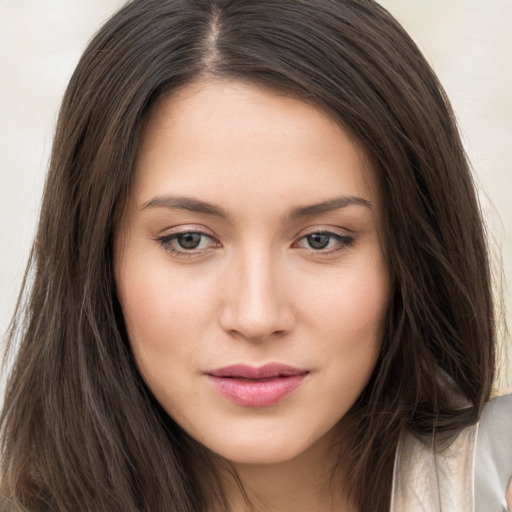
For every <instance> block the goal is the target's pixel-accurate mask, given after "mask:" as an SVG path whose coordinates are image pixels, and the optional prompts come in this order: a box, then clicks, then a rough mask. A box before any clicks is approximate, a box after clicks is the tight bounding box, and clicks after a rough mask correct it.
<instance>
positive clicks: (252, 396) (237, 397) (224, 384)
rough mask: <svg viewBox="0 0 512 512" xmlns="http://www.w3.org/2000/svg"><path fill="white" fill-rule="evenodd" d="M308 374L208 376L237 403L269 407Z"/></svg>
mask: <svg viewBox="0 0 512 512" xmlns="http://www.w3.org/2000/svg"><path fill="white" fill-rule="evenodd" d="M306 375H307V373H301V374H298V375H289V376H286V377H275V378H271V379H261V380H245V379H236V378H233V377H214V376H213V375H208V376H207V377H208V379H209V380H210V382H211V383H212V384H213V386H214V388H215V389H216V390H217V391H218V392H219V393H220V394H221V395H222V396H224V397H225V398H227V399H228V400H230V401H231V402H233V403H235V404H237V405H243V406H245V407H269V406H270V405H275V404H277V403H279V402H281V401H282V400H284V399H285V398H286V397H287V396H289V395H290V394H291V393H293V392H294V391H295V390H296V389H297V388H298V387H299V386H300V385H301V384H302V381H303V380H304V378H305V377H306Z"/></svg>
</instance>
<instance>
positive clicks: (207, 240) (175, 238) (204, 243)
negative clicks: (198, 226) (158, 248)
mask: <svg viewBox="0 0 512 512" xmlns="http://www.w3.org/2000/svg"><path fill="white" fill-rule="evenodd" d="M157 240H158V242H160V244H161V245H162V247H163V248H164V249H165V250H166V251H169V252H170V253H173V254H177V255H182V256H187V255H194V254H201V253H204V252H205V251H207V250H208V249H212V248H214V247H219V246H220V244H219V242H218V241H217V240H215V239H214V238H212V237H211V236H210V235H207V234H206V233H203V232H202V231H192V230H191V231H181V232H179V233H172V234H170V235H164V236H161V237H158V238H157Z"/></svg>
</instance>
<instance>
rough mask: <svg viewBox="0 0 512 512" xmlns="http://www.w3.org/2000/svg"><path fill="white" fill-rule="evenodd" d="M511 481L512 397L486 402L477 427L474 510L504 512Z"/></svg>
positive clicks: (511, 395) (477, 511) (501, 397)
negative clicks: (507, 490)
mask: <svg viewBox="0 0 512 512" xmlns="http://www.w3.org/2000/svg"><path fill="white" fill-rule="evenodd" d="M511 479H512V394H510V395H504V396H500V397H498V398H495V399H494V400H492V401H491V402H489V403H488V404H487V405H486V406H485V408H484V411H483V413H482V417H481V419H480V423H479V427H478V437H477V441H476V454H475V511H476V512H480V511H482V512H485V511H488V510H496V511H502V510H503V511H506V510H507V504H506V501H505V494H506V489H507V486H508V485H509V482H510V480H511Z"/></svg>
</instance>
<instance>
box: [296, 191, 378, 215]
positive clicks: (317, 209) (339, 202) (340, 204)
mask: <svg viewBox="0 0 512 512" xmlns="http://www.w3.org/2000/svg"><path fill="white" fill-rule="evenodd" d="M347 206H363V207H365V208H368V209H370V210H371V209H372V203H371V202H370V201H368V200H367V199H363V198H362V197H357V196H341V197H335V198H333V199H328V200H327V201H322V202H321V203H316V204H311V205H307V206H298V207H296V208H293V209H292V210H291V211H290V213H289V218H291V219H297V218H301V217H311V216H313V215H319V214H320V213H325V212H329V211H331V210H338V209H341V208H346V207H347Z"/></svg>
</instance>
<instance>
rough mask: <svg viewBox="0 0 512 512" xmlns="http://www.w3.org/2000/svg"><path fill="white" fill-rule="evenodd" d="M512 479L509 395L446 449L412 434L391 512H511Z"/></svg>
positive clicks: (404, 447)
mask: <svg viewBox="0 0 512 512" xmlns="http://www.w3.org/2000/svg"><path fill="white" fill-rule="evenodd" d="M511 478H512V395H505V396H502V397H499V398H496V399H494V400H492V401H491V402H489V403H488V404H487V405H486V406H485V408H484V410H483V412H482V416H481V419H480V421H479V423H478V424H477V425H472V426H470V427H467V428H465V429H463V430H462V431H461V432H459V434H458V435H457V436H456V437H455V438H454V440H453V441H452V443H451V444H450V445H449V446H448V447H446V448H444V449H443V450H438V449H437V450H436V449H434V443H433V442H432V443H426V442H424V441H420V440H419V439H417V438H416V437H414V436H413V435H411V434H408V435H406V436H404V437H403V438H402V439H401V440H400V443H399V445H398V449H397V453H396V458H395V468H394V475H393V490H392V501H391V512H408V511H410V510H429V511H441V510H442V511H443V512H489V511H491V510H492V511H493V512H507V503H506V498H505V495H506V492H507V490H506V489H507V485H508V483H509V481H510V479H511ZM511 512H512V510H511Z"/></svg>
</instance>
